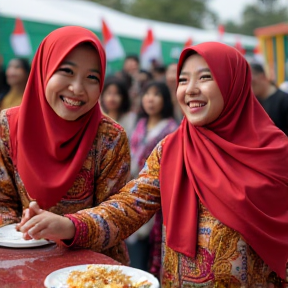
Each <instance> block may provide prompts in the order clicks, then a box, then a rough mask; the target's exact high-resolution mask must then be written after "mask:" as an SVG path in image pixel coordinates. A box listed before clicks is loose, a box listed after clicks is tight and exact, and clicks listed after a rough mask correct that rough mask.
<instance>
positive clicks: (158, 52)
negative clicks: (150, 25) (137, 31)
mask: <svg viewBox="0 0 288 288" xmlns="http://www.w3.org/2000/svg"><path fill="white" fill-rule="evenodd" d="M140 61H141V67H142V68H143V69H147V70H149V69H150V68H151V64H152V61H156V62H161V61H162V49H161V45H160V43H159V42H158V41H156V40H155V39H154V35H153V32H152V29H148V31H147V35H146V38H145V39H144V41H143V43H142V46H141V55H140Z"/></svg>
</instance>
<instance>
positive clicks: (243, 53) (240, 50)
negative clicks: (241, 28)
mask: <svg viewBox="0 0 288 288" xmlns="http://www.w3.org/2000/svg"><path fill="white" fill-rule="evenodd" d="M234 47H235V48H236V49H237V50H238V51H239V52H240V53H241V54H242V55H245V53H246V50H245V49H244V48H243V46H242V43H241V40H240V38H239V37H237V38H236V42H235V45H234Z"/></svg>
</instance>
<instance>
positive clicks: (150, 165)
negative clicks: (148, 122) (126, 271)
mask: <svg viewBox="0 0 288 288" xmlns="http://www.w3.org/2000/svg"><path fill="white" fill-rule="evenodd" d="M161 153H162V145H161V143H160V144H158V145H157V146H156V147H155V148H154V150H153V152H152V153H151V155H150V157H149V158H148V160H147V161H146V163H145V165H144V167H143V169H142V170H141V172H140V174H139V177H138V178H137V179H135V180H132V181H130V182H129V183H128V184H126V186H125V187H123V188H122V189H121V190H120V193H119V194H115V195H114V196H111V197H110V198H109V199H108V200H107V201H104V202H103V203H101V204H100V205H99V206H97V207H95V208H91V209H86V210H82V211H79V212H78V213H75V214H72V215H66V216H68V217H69V218H70V219H71V220H72V221H73V222H74V223H77V222H78V224H76V235H75V238H74V241H79V240H76V239H81V238H82V239H83V237H84V238H86V239H87V240H86V241H83V242H82V245H81V246H82V247H83V244H85V242H86V244H87V247H90V248H92V249H93V250H95V251H99V252H100V251H104V250H106V249H108V248H110V247H113V246H114V245H116V244H118V243H119V242H120V241H121V240H124V239H126V238H127V237H128V236H129V235H131V234H132V233H133V232H135V231H136V230H138V228H140V227H141V226H142V225H143V224H144V223H146V222H147V221H149V219H150V218H151V217H152V216H153V215H154V213H155V212H156V211H157V210H159V209H160V206H161V204H160V203H161V201H160V183H159V168H160V158H161ZM79 223H81V224H80V226H81V228H80V227H79V228H80V229H77V225H79ZM80 231H85V232H84V234H82V233H83V232H80ZM80 234H82V235H80ZM85 234H86V235H85ZM88 240H89V241H88ZM84 246H85V245H84Z"/></svg>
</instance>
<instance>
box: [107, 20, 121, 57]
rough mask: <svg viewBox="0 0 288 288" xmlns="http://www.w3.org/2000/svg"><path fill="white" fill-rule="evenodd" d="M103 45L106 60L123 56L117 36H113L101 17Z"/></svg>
mask: <svg viewBox="0 0 288 288" xmlns="http://www.w3.org/2000/svg"><path fill="white" fill-rule="evenodd" d="M102 37H103V45H104V48H105V51H106V58H107V61H113V60H117V59H121V58H124V57H125V52H124V49H123V47H122V45H121V43H120V41H119V39H118V38H117V37H115V36H114V35H113V34H112V32H111V30H110V29H109V27H108V26H107V24H106V23H105V21H104V20H103V19H102Z"/></svg>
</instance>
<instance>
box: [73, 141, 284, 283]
mask: <svg viewBox="0 0 288 288" xmlns="http://www.w3.org/2000/svg"><path fill="white" fill-rule="evenodd" d="M164 146H165V139H164V140H163V141H161V142H160V143H159V144H158V145H157V146H156V147H155V149H154V150H153V152H152V154H151V155H150V157H149V158H148V160H147V161H146V163H145V165H144V168H143V169H142V171H141V172H140V174H139V177H138V178H137V179H135V180H132V181H130V182H129V183H128V184H127V185H126V186H125V187H124V188H122V189H121V192H122V193H120V194H117V195H114V196H112V197H111V198H110V200H109V201H106V202H103V203H102V204H101V205H100V206H98V207H96V208H95V209H94V210H93V213H95V214H96V215H97V218H98V220H97V222H98V223H97V225H96V230H95V237H96V239H97V240H96V242H97V243H96V245H95V247H97V248H98V249H99V250H101V249H102V248H103V247H110V246H112V245H115V243H117V242H118V241H120V240H121V239H125V238H126V237H127V236H129V235H130V234H131V233H132V232H134V231H135V230H137V229H138V228H139V227H140V226H141V225H143V223H144V222H146V221H148V220H149V219H150V218H151V217H152V216H153V214H154V213H155V212H156V211H157V210H158V209H160V207H161V200H160V183H159V171H160V164H161V157H162V151H163V147H164ZM191 161H192V160H191ZM167 181H169V179H167ZM161 195H162V197H165V191H161ZM75 215H76V216H77V213H76V214H75ZM198 222H199V226H198V227H199V228H198V247H197V254H196V257H195V258H194V259H192V258H189V257H187V256H185V255H183V254H181V253H178V252H177V251H174V250H172V249H170V248H169V247H168V246H167V245H166V233H165V226H164V227H163V235H162V257H161V258H162V267H161V287H163V288H168V287H209V288H210V287H211V288H212V287H219V288H220V287H221V288H222V287H231V288H232V287H233V288H234V287H235V288H236V287H239V288H240V287H250V288H253V287H258V288H259V287H261V288H262V287H268V286H267V285H268V281H270V280H271V281H274V282H277V281H279V280H280V279H279V278H277V277H274V276H276V275H274V274H273V272H272V271H271V269H270V268H269V267H268V266H267V265H266V264H265V263H264V262H263V260H262V259H261V258H260V257H259V256H258V255H257V254H256V253H255V251H254V250H253V249H252V248H251V247H250V246H249V245H248V244H247V243H246V242H245V239H243V238H242V237H241V235H240V234H239V233H238V232H237V231H235V230H233V229H231V228H229V227H227V226H225V225H223V224H222V223H221V222H220V221H218V220H217V219H215V218H214V217H213V216H212V215H211V214H210V212H209V211H208V210H207V209H206V208H205V207H204V206H203V205H202V204H201V202H199V214H198ZM277 283H278V284H279V282H277ZM279 285H280V284H279ZM276 287H277V286H276ZM279 287H280V286H279Z"/></svg>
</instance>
